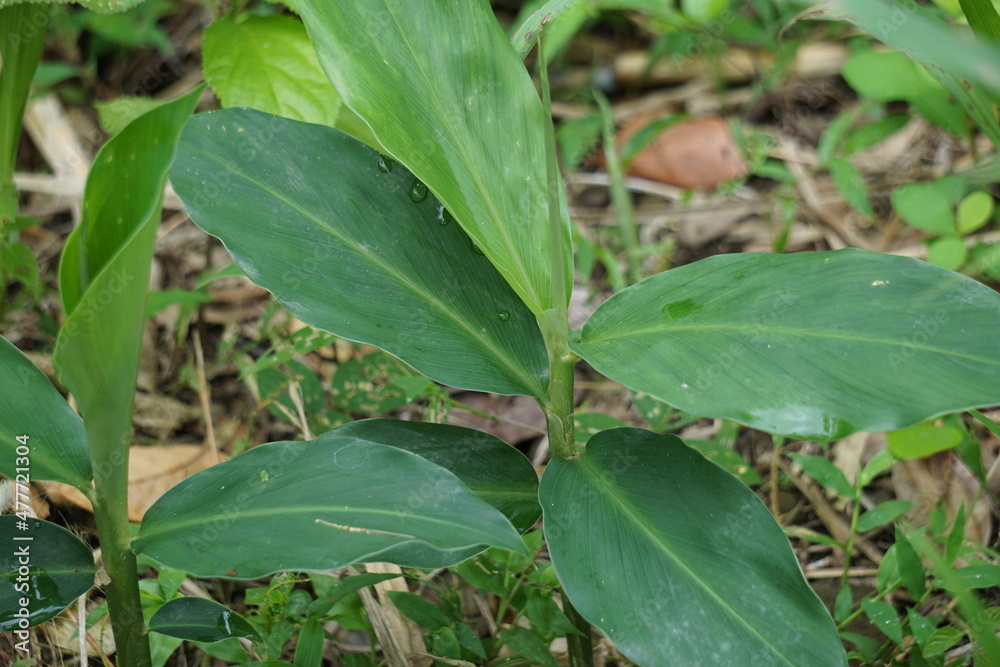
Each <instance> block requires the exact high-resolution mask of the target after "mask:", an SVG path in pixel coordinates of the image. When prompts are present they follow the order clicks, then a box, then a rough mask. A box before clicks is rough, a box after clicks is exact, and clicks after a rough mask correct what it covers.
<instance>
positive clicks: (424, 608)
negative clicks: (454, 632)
mask: <svg viewBox="0 0 1000 667" xmlns="http://www.w3.org/2000/svg"><path fill="white" fill-rule="evenodd" d="M387 594H388V596H389V599H390V600H392V603H393V604H394V605H396V608H397V609H399V611H401V612H402V613H403V615H404V616H406V617H407V618H408V619H410V620H411V621H413V622H414V623H416V624H417V625H419V626H420V627H422V628H424V629H425V630H440V629H441V628H443V627H446V626H448V625H450V624H451V620H450V619H449V618H448V615H447V614H445V613H444V612H443V611H441V608H440V607H438V606H437V605H436V604H434V603H433V602H431V601H430V600H425V599H424V598H422V597H420V596H419V595H416V594H415V593H408V592H406V591H388V593H387Z"/></svg>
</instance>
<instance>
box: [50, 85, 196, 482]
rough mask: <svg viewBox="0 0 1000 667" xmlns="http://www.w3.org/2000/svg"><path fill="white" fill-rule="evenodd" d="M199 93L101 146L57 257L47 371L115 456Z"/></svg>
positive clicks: (124, 431) (127, 418) (94, 440)
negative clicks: (163, 223) (170, 176)
mask: <svg viewBox="0 0 1000 667" xmlns="http://www.w3.org/2000/svg"><path fill="white" fill-rule="evenodd" d="M201 91H202V89H201V88H197V89H195V90H193V91H191V92H190V93H188V94H187V95H184V96H183V97H179V98H177V99H176V100H173V101H171V102H168V103H166V104H163V105H161V106H159V107H157V108H155V109H153V110H151V111H149V112H147V113H146V114H144V115H142V116H140V117H139V118H137V119H136V120H134V121H133V122H132V123H130V124H129V125H128V126H127V127H126V128H125V129H123V130H122V131H121V132H119V133H118V134H117V135H115V136H114V137H112V138H111V139H110V140H109V141H108V143H107V144H105V145H104V147H103V148H102V149H101V151H100V152H99V153H98V154H97V157H96V158H95V159H94V165H93V167H91V170H90V174H89V176H88V177H87V185H86V187H85V190H84V198H83V219H82V221H81V223H80V226H79V227H77V228H76V229H75V230H73V233H72V234H70V236H69V239H68V240H67V241H66V245H65V247H64V248H63V254H62V258H61V260H60V264H59V286H60V296H61V297H62V303H63V309H64V310H65V311H66V314H67V319H66V323H65V324H64V325H63V328H62V330H61V331H60V332H59V338H58V340H57V341H56V349H55V354H54V356H53V363H54V364H55V367H56V371H57V372H58V374H59V378H60V380H61V381H62V383H63V384H64V385H65V386H66V388H67V389H69V391H70V392H71V393H72V394H73V396H74V397H75V398H76V400H77V402H78V404H79V409H80V414H81V415H82V416H83V418H84V421H85V424H86V429H87V434H88V436H89V440H90V443H91V446H92V447H93V446H97V445H100V446H101V447H107V448H114V449H117V448H118V447H120V446H121V441H122V440H123V439H125V438H127V435H128V433H129V431H130V428H131V424H132V404H133V400H134V397H135V382H136V376H137V373H138V366H139V348H140V345H141V337H142V324H143V321H144V307H145V304H146V288H147V283H148V282H149V266H150V262H151V261H152V258H153V244H154V243H155V241H156V229H157V226H158V225H159V222H160V209H161V204H162V201H163V188H164V185H165V184H166V180H167V170H168V169H169V167H170V163H171V161H172V160H173V156H174V149H175V147H176V142H177V139H178V137H179V136H180V132H181V129H182V128H183V127H184V123H186V122H187V119H188V117H189V116H190V114H191V112H192V111H193V110H194V107H195V104H196V103H197V102H198V98H199V96H200V95H201ZM108 451H110V449H109V450H108ZM95 472H96V471H95Z"/></svg>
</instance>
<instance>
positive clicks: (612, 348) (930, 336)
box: [572, 249, 1000, 439]
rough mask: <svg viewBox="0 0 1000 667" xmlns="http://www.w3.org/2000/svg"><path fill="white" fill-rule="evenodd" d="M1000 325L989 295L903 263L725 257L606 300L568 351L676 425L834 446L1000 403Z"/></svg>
mask: <svg viewBox="0 0 1000 667" xmlns="http://www.w3.org/2000/svg"><path fill="white" fill-rule="evenodd" d="M831 303H835V304H836V307H831ZM998 317H1000V295H998V294H997V293H996V292H994V291H993V290H991V289H989V288H988V287H985V286H983V285H982V284H980V283H977V282H975V281H973V280H971V279H969V278H966V277H964V276H960V275H958V274H955V273H951V272H948V271H942V270H941V269H937V268H935V267H932V266H930V265H928V264H925V263H924V262H921V261H918V260H914V259H908V258H904V257H892V256H887V255H878V254H875V253H870V252H866V251H863V250H855V249H847V250H840V251H835V252H824V253H802V254H795V255H767V254H741V255H722V256H717V257H712V258H709V259H706V260H702V261H699V262H696V263H694V264H689V265H687V266H683V267H680V268H677V269H672V270H670V271H666V272H664V273H661V274H658V275H655V276H653V277H651V278H648V279H646V280H644V281H643V282H641V283H639V284H638V285H633V286H632V287H629V288H628V289H626V290H624V291H623V292H620V293H618V294H616V295H615V296H614V297H612V298H611V299H609V300H608V301H606V302H605V303H604V304H602V305H601V307H600V308H598V309H597V311H596V312H595V313H594V315H593V316H591V318H590V321H588V322H587V324H586V326H585V327H584V328H583V331H582V334H581V339H580V341H579V342H578V343H575V344H573V345H572V348H573V350H574V351H575V352H576V353H577V354H579V355H580V356H581V357H583V358H584V359H585V360H586V361H588V362H589V363H590V364H591V365H592V366H594V368H595V369H597V370H598V371H599V372H601V373H603V374H604V375H606V376H608V377H609V378H611V379H612V380H615V381H617V382H621V383H622V384H624V385H626V386H627V387H630V388H631V389H634V390H636V391H641V392H644V393H647V394H650V395H652V396H655V397H657V398H659V399H661V400H663V401H666V402H667V403H669V404H671V405H673V406H675V407H678V408H680V409H682V410H685V411H687V412H690V413H693V414H697V415H703V416H707V417H724V418H727V419H733V420H735V421H738V422H741V423H744V424H747V425H750V426H753V427H755V428H759V429H761V430H765V431H770V432H774V433H781V434H793V435H796V436H798V437H802V438H809V439H834V438H839V437H843V436H844V435H847V434H848V433H852V432H856V431H882V430H892V429H897V428H901V427H903V426H908V425H910V424H912V423H914V422H916V421H919V420H921V419H927V418H930V417H934V416H937V415H941V414H944V413H947V412H953V411H958V410H964V409H967V408H968V407H975V406H987V405H995V404H996V403H998V402H1000V339H998V337H997V336H996V335H995V334H996V329H997V322H998ZM861 378H863V382H862V381H860V379H861Z"/></svg>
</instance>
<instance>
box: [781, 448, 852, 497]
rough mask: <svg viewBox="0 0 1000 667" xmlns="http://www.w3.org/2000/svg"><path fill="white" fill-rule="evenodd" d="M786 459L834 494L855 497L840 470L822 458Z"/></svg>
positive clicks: (807, 456)
mask: <svg viewBox="0 0 1000 667" xmlns="http://www.w3.org/2000/svg"><path fill="white" fill-rule="evenodd" d="M788 458H790V459H792V460H793V461H795V462H796V463H798V464H799V465H800V466H802V469H803V470H804V471H805V472H806V474H807V475H809V476H810V477H812V478H813V479H815V480H816V481H817V482H819V483H820V484H821V485H822V486H824V487H826V488H827V489H830V490H831V491H833V492H834V493H836V494H838V495H840V496H842V497H844V498H853V497H854V496H856V495H857V492H856V491H855V490H854V486H853V485H852V484H851V483H850V482H848V481H847V478H846V477H845V476H844V473H843V472H841V470H840V468H838V467H837V466H835V465H834V464H833V463H832V462H830V461H828V460H826V459H824V458H823V457H822V456H811V455H809V454H789V455H788Z"/></svg>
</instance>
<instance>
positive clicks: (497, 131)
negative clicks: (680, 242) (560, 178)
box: [297, 0, 572, 315]
mask: <svg viewBox="0 0 1000 667" xmlns="http://www.w3.org/2000/svg"><path fill="white" fill-rule="evenodd" d="M297 4H298V9H299V11H300V13H301V14H302V19H303V22H304V23H305V25H306V28H307V29H308V31H309V36H310V38H311V39H312V42H313V45H314V46H315V48H316V53H317V55H318V56H319V60H320V63H321V64H322V65H323V68H324V69H325V70H326V73H327V76H329V77H330V80H331V81H333V84H334V86H335V87H336V89H337V91H338V92H339V93H340V96H341V98H342V99H343V100H344V102H345V103H346V104H347V106H349V107H350V108H351V109H353V110H354V111H355V112H356V113H357V114H358V115H359V116H360V117H361V118H362V119H364V121H365V122H366V123H367V124H368V125H369V126H370V127H371V129H372V131H373V132H374V134H375V137H376V138H377V140H378V142H379V143H380V144H381V145H382V146H384V147H385V149H386V151H387V152H388V153H389V155H390V156H391V157H393V158H394V159H396V160H398V161H400V162H402V163H403V164H404V165H405V166H406V167H407V168H408V169H409V170H410V171H412V172H413V173H414V174H415V175H416V176H417V177H418V178H420V180H421V181H423V182H424V183H426V184H427V187H428V188H429V189H430V191H431V192H432V193H433V194H434V195H435V196H436V197H437V198H438V200H439V201H441V203H443V204H444V205H445V206H446V207H447V208H448V210H449V211H451V212H452V214H453V215H454V216H455V218H456V220H457V221H458V222H459V224H461V225H462V227H463V228H464V229H465V231H466V232H467V233H468V234H469V236H470V237H472V240H474V241H475V242H476V243H477V244H478V245H479V247H480V248H482V250H483V251H484V252H485V253H486V256H487V257H488V258H489V259H490V261H491V262H493V264H494V266H496V267H497V269H498V270H499V271H500V273H501V275H503V277H504V278H505V279H506V280H507V282H508V283H509V284H510V285H511V287H513V288H514V290H515V291H516V292H517V293H518V294H519V295H520V297H521V298H522V299H523V300H524V302H525V303H526V304H527V305H528V307H529V308H530V309H531V311H532V312H534V313H535V314H536V315H540V314H541V313H542V312H543V311H545V310H548V309H550V308H552V307H555V306H561V305H565V303H566V299H567V298H568V293H567V294H565V295H553V293H552V292H553V289H552V285H553V277H552V275H551V266H552V260H551V254H550V247H551V239H550V234H549V226H548V224H547V221H548V219H549V214H548V207H549V203H548V201H549V195H548V190H547V178H546V166H545V165H546V162H545V142H544V130H543V128H544V124H545V123H547V122H549V120H548V119H547V118H546V117H545V113H544V112H543V110H542V105H541V103H540V101H539V99H538V94H537V92H536V91H535V86H534V84H533V83H532V81H531V77H530V76H529V75H528V73H527V71H525V69H524V65H523V64H522V63H521V59H520V57H519V56H518V54H517V52H516V51H515V50H514V49H513V48H512V47H511V45H510V43H509V42H508V41H507V38H506V36H505V35H504V33H503V30H502V29H501V28H500V26H499V25H498V24H497V22H496V19H495V18H494V16H493V12H492V10H491V9H490V6H489V4H488V3H486V2H482V1H481V0H477V1H474V2H439V1H438V0H407V1H406V2H399V1H397V0H381V1H378V2H371V1H369V0H355V1H353V2H327V1H326V0H300V1H299V2H298V3H297ZM458 26H460V28H459V27H458ZM372 54H378V55H377V56H376V57H373V55H372ZM560 208H562V209H563V210H562V211H560V213H561V215H562V217H563V219H564V221H565V225H564V228H563V230H562V233H563V236H564V239H561V240H560V242H559V244H558V246H557V248H556V252H564V253H565V254H566V257H565V262H564V263H563V266H565V267H566V268H567V275H566V280H567V283H566V284H567V286H568V285H571V284H572V280H571V276H570V274H569V268H570V267H571V265H572V264H571V262H570V261H569V252H570V246H569V242H568V239H569V217H568V214H567V212H566V210H565V200H564V199H561V200H560Z"/></svg>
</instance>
